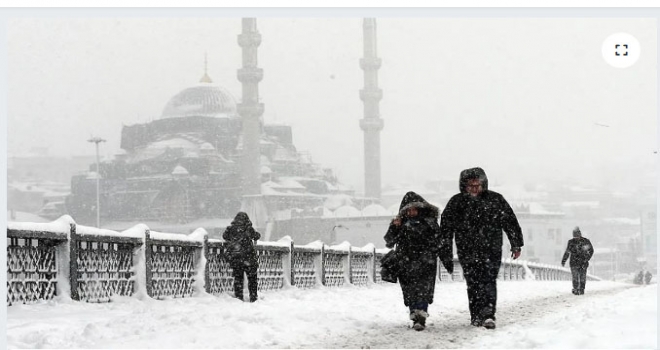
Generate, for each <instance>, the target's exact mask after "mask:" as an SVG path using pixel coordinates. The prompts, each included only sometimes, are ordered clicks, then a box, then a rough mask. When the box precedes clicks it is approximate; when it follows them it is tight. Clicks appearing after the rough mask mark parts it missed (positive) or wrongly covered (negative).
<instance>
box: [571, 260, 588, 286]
mask: <svg viewBox="0 0 660 350" xmlns="http://www.w3.org/2000/svg"><path fill="white" fill-rule="evenodd" d="M571 274H572V275H573V290H574V291H575V292H576V293H584V285H585V284H586V283H587V266H581V265H580V266H571Z"/></svg>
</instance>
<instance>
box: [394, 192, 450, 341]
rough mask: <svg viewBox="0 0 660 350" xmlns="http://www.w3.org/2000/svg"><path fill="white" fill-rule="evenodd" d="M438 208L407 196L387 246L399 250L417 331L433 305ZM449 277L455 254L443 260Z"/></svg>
mask: <svg viewBox="0 0 660 350" xmlns="http://www.w3.org/2000/svg"><path fill="white" fill-rule="evenodd" d="M438 213H439V210H438V207H436V206H434V205H432V204H430V203H428V202H427V201H426V200H424V198H422V196H420V195H418V194H417V193H415V192H408V193H406V194H405V195H404V196H403V199H402V200H401V205H400V206H399V213H398V215H397V216H396V217H395V218H394V219H393V220H392V222H391V223H390V226H389V228H388V230H387V233H386V234H385V237H384V238H385V245H386V246H387V247H388V248H393V247H394V246H396V248H395V250H396V257H397V259H399V263H400V264H401V267H402V272H400V273H399V275H398V279H399V284H400V286H401V291H402V292H403V304H404V305H405V306H407V307H408V309H409V311H410V313H409V317H410V319H411V320H412V321H413V328H414V329H415V330H417V331H421V330H423V329H424V328H425V327H426V319H427V318H428V317H429V314H428V306H429V304H432V303H433V293H434V290H435V280H436V270H437V258H438V254H439V252H440V251H439V247H440V226H439V225H438ZM440 260H441V261H442V262H443V264H444V265H445V268H446V269H447V271H449V273H452V272H453V269H454V265H453V262H452V256H451V252H449V255H442V256H440Z"/></svg>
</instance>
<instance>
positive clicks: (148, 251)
mask: <svg viewBox="0 0 660 350" xmlns="http://www.w3.org/2000/svg"><path fill="white" fill-rule="evenodd" d="M152 249H153V248H152V246H151V234H150V231H149V229H146V230H144V265H145V266H144V267H145V268H144V272H145V277H146V280H145V283H146V286H145V287H146V288H147V295H148V296H149V297H150V298H153V274H152V272H151V269H152V266H151V256H152V255H153V250H152Z"/></svg>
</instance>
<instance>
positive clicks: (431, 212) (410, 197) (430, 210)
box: [399, 191, 440, 218]
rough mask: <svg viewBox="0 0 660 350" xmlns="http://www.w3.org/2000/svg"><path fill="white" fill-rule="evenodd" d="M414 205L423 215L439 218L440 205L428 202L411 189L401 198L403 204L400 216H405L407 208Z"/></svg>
mask: <svg viewBox="0 0 660 350" xmlns="http://www.w3.org/2000/svg"><path fill="white" fill-rule="evenodd" d="M412 207H415V208H417V210H418V211H419V215H420V216H421V217H432V218H437V217H438V216H439V213H440V209H438V207H436V206H435V205H433V204H431V203H429V202H427V201H426V200H425V199H424V198H422V196H420V195H418V194H417V193H415V192H412V191H410V192H408V193H406V194H405V195H404V196H403V199H402V200H401V205H400V206H399V216H400V217H404V216H405V213H406V210H408V209H409V208H412Z"/></svg>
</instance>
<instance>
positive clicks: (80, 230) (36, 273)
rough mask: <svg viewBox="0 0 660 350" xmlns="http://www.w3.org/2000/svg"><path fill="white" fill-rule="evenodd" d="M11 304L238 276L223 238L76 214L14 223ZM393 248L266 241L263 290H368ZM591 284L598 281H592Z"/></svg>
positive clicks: (519, 274) (184, 293)
mask: <svg viewBox="0 0 660 350" xmlns="http://www.w3.org/2000/svg"><path fill="white" fill-rule="evenodd" d="M7 238H8V244H7V251H8V260H7V267H8V269H7V270H8V275H7V280H8V284H7V287H8V293H7V304H8V305H12V304H16V303H31V302H34V301H38V300H50V299H52V298H53V297H54V296H55V295H69V296H70V297H71V299H73V300H81V301H88V302H107V301H110V300H111V298H112V297H114V296H133V295H145V296H149V297H152V298H156V299H162V298H166V297H190V296H192V295H193V294H195V293H201V292H205V293H209V294H212V295H218V294H222V293H224V292H227V291H230V290H231V288H232V284H233V278H232V274H231V269H230V267H229V264H228V261H227V259H226V257H225V254H224V250H223V246H224V242H222V241H220V240H213V239H208V235H207V233H206V231H205V230H204V229H201V228H200V229H198V230H196V231H195V232H193V233H191V234H190V235H183V234H173V233H161V232H154V231H151V230H149V228H148V227H146V226H145V225H137V226H135V227H133V228H131V229H129V230H126V231H124V232H115V231H110V230H103V229H98V228H93V227H87V226H82V225H76V223H75V222H74V221H73V220H72V219H71V218H70V217H68V216H64V217H62V218H60V219H58V220H56V221H54V222H52V223H46V224H36V223H9V225H8V228H7ZM387 251H388V250H387V249H375V248H374V246H373V245H371V244H370V245H367V246H365V247H361V248H357V247H351V245H350V244H349V243H348V242H344V243H343V244H340V245H335V246H327V245H325V244H323V243H322V242H314V243H311V244H307V245H304V246H296V245H294V242H292V241H291V240H290V239H283V240H280V241H278V242H259V243H258V245H257V253H258V256H259V270H258V279H259V290H260V291H267V290H277V289H282V288H285V287H290V286H295V287H297V288H302V289H307V288H313V287H316V286H334V287H339V286H343V285H355V286H366V285H370V284H373V283H382V281H381V279H380V263H379V262H380V259H381V258H382V256H383V255H384V254H385V253H386V252H387ZM455 266H456V268H455V271H454V274H453V275H449V274H448V272H447V271H446V270H444V267H442V264H438V272H437V279H438V281H460V280H462V277H463V276H462V273H461V268H460V264H458V261H455ZM589 277H590V279H592V280H593V279H597V278H595V277H593V276H589ZM499 278H500V279H501V280H503V281H507V280H569V279H570V272H569V270H568V269H565V268H562V267H558V266H550V265H541V264H534V263H528V262H526V261H510V260H507V259H504V260H503V262H502V268H501V269H500V277H499Z"/></svg>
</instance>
